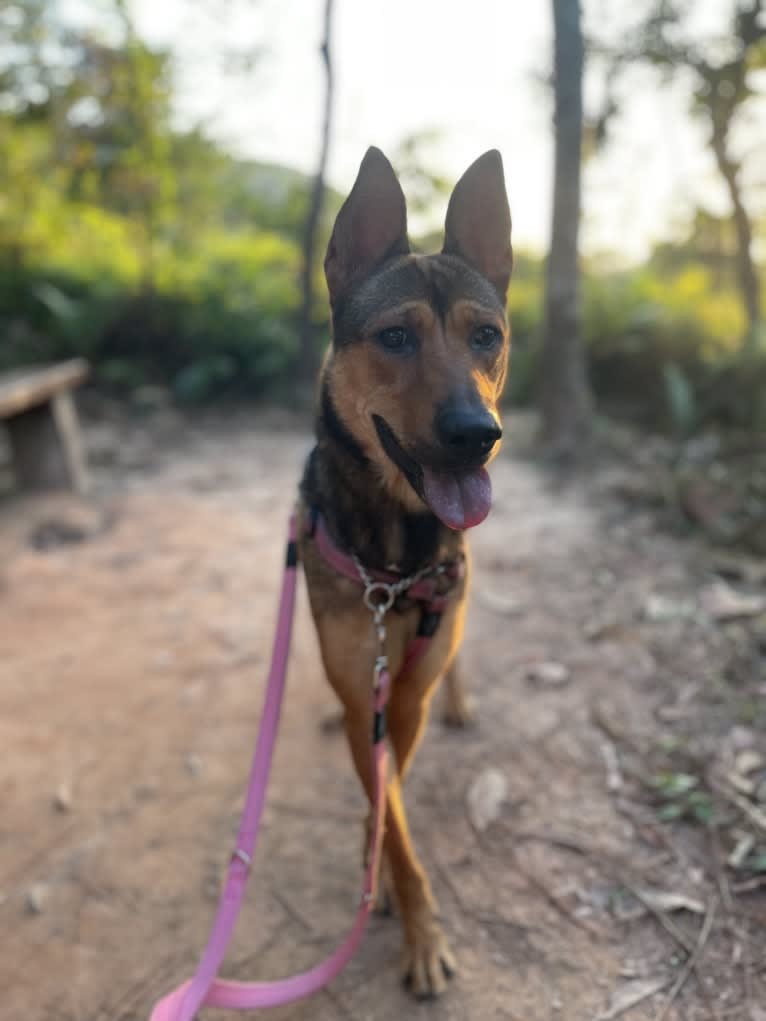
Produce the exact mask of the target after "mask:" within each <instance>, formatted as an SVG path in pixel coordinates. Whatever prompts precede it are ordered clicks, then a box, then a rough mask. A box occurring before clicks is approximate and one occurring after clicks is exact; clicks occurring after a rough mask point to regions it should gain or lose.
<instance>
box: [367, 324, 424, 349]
mask: <svg viewBox="0 0 766 1021" xmlns="http://www.w3.org/2000/svg"><path fill="white" fill-rule="evenodd" d="M376 340H377V342H378V343H379V344H380V346H381V347H383V348H385V349H386V351H393V352H396V353H398V354H407V353H408V352H410V351H413V350H414V349H415V343H416V342H415V337H414V335H413V334H412V333H410V331H409V330H408V329H406V328H405V327H404V326H389V327H387V328H386V329H385V330H381V331H380V333H379V334H378V335H377V337H376Z"/></svg>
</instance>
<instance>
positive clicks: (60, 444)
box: [0, 358, 89, 492]
mask: <svg viewBox="0 0 766 1021" xmlns="http://www.w3.org/2000/svg"><path fill="white" fill-rule="evenodd" d="M88 371H89V370H88V364H87V362H85V361H83V360H82V359H79V358H78V359H73V360H72V361H68V362H62V363H61V364H59V365H50V366H36V365H35V366H27V367H26V368H21V369H14V370H13V371H11V372H4V373H0V419H3V420H5V425H6V428H7V430H8V436H9V439H10V446H11V457H12V463H13V470H14V474H15V477H16V483H17V484H18V486H19V487H20V488H23V489H52V488H59V487H67V488H70V489H75V490H77V491H78V492H84V491H85V489H86V488H87V485H88V477H87V470H86V465H85V456H84V452H83V445H82V438H81V435H80V427H79V424H78V421H77V411H76V409H75V404H74V400H73V398H72V391H73V389H74V388H75V387H76V386H78V385H79V384H80V383H82V381H83V380H84V379H85V378H86V377H87V375H88Z"/></svg>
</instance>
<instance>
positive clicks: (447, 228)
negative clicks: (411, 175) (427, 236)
mask: <svg viewBox="0 0 766 1021" xmlns="http://www.w3.org/2000/svg"><path fill="white" fill-rule="evenodd" d="M442 251H443V252H444V254H445V255H459V256H460V257H461V259H465V261H466V262H469V263H470V264H471V265H472V266H475V267H476V269H478V270H479V272H480V273H482V274H483V275H484V276H485V277H486V278H487V279H488V280H489V281H490V283H492V284H493V286H494V288H495V290H496V291H497V293H498V294H499V295H500V297H501V298H502V299H503V301H504V300H505V292H506V291H507V290H508V281H509V280H510V278H511V266H512V264H513V255H512V252H511V211H510V209H509V208H508V196H507V195H506V192H505V179H504V178H503V160H502V158H501V156H500V153H499V152H498V151H497V149H490V151H489V152H485V153H484V155H483V156H480V157H479V158H478V159H477V160H476V162H475V163H472V164H471V166H470V167H469V168H468V170H466V172H465V173H464V174H463V176H462V177H461V178H460V180H459V181H458V183H457V184H456V185H455V190H454V191H453V192H452V196H451V197H450V200H449V206H448V207H447V219H446V222H445V225H444V248H443V249H442Z"/></svg>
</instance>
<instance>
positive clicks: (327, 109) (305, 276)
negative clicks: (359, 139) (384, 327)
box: [298, 0, 334, 382]
mask: <svg viewBox="0 0 766 1021" xmlns="http://www.w3.org/2000/svg"><path fill="white" fill-rule="evenodd" d="M333 5H334V0H325V7H324V37H323V39H322V45H321V51H320V52H321V54H322V60H323V63H324V69H325V96H324V116H323V121H322V140H321V145H320V150H319V165H318V166H317V172H316V176H315V177H314V184H313V187H312V189H311V198H310V201H309V208H308V214H307V216H306V227H305V233H304V235H303V267H302V272H301V293H302V306H301V320H300V365H299V370H298V371H299V375H300V377H301V379H302V380H303V381H304V382H310V381H311V380H313V379H314V377H315V376H316V374H317V370H318V368H319V349H318V346H317V340H316V335H315V332H314V276H313V273H314V265H315V262H316V247H317V240H318V233H319V225H320V219H321V215H322V200H323V199H324V191H325V171H326V168H327V153H328V150H329V147H330V129H331V125H332V113H333V69H332V57H331V54H330V35H331V31H332V14H333Z"/></svg>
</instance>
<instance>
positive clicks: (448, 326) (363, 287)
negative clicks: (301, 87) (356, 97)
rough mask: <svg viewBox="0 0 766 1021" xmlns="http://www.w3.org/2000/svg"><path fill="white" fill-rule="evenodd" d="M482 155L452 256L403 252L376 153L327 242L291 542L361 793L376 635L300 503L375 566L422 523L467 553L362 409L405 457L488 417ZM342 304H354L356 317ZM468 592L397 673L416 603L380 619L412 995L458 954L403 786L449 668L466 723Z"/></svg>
mask: <svg viewBox="0 0 766 1021" xmlns="http://www.w3.org/2000/svg"><path fill="white" fill-rule="evenodd" d="M482 160H483V162H482ZM482 160H480V161H477V163H476V164H474V166H473V167H472V168H471V169H470V170H469V171H468V172H467V174H466V175H465V177H464V178H463V179H462V180H461V182H460V183H459V184H458V186H457V188H456V189H455V193H454V194H453V198H452V201H451V204H450V211H449V213H448V217H447V229H446V235H447V241H446V243H445V253H446V255H442V256H419V255H409V254H407V242H406V219H405V214H404V206H403V198H402V197H401V190H400V189H398V183H397V182H396V179H395V177H394V175H393V171H392V170H391V168H390V165H389V164H388V162H387V161H386V160H385V157H383V156H382V154H380V153H379V152H378V151H377V150H371V151H370V153H368V155H367V157H365V162H364V163H363V164H362V167H361V169H360V174H359V178H358V179H357V183H356V185H355V186H354V190H353V191H352V193H351V195H350V197H349V199H348V200H347V202H346V205H345V206H344V208H343V209H342V210H341V213H340V214H339V216H338V221H337V222H336V226H335V231H334V234H333V239H332V240H331V242H330V246H329V249H328V257H327V262H326V270H327V278H328V285H329V289H330V296H331V300H332V302H333V313H334V325H335V331H334V332H335V343H334V345H333V348H332V349H331V350H330V351H329V353H328V356H327V358H326V359H325V363H324V366H323V368H322V373H321V379H320V388H321V393H322V395H323V402H322V409H323V410H320V415H319V421H318V437H319V443H318V447H317V452H316V455H315V461H314V464H313V465H312V466H311V467H310V469H309V471H308V472H307V479H306V480H304V485H303V488H302V496H301V500H300V501H299V515H300V528H299V534H300V536H301V538H300V540H299V541H300V554H301V559H302V561H303V564H304V570H305V575H306V579H307V583H308V591H309V598H310V603H311V610H312V613H313V617H314V621H315V624H316V629H317V633H318V636H319V644H320V648H321V653H322V660H323V663H324V667H325V671H326V673H327V677H328V680H329V682H330V684H331V685H332V687H333V689H334V690H335V692H336V694H337V696H338V698H339V699H340V702H341V704H342V706H343V709H344V718H345V729H346V733H347V737H348V742H349V746H350V750H351V755H352V759H353V762H354V765H355V767H356V770H357V773H358V774H359V778H360V780H361V782H362V784H363V786H364V789H365V791H366V793H367V795H368V797H371V794H372V790H371V786H372V773H371V754H370V740H371V732H372V704H371V693H370V685H371V677H372V672H373V666H374V660H375V656H376V651H377V649H376V640H375V635H374V631H373V628H372V626H371V617H370V612H369V610H367V609H366V608H365V607H364V605H363V603H362V599H361V594H360V590H359V586H358V585H356V584H354V583H353V582H351V581H349V580H347V579H345V578H343V577H342V576H340V575H339V574H338V573H336V572H335V571H334V569H333V568H332V567H330V566H329V565H328V564H327V563H326V562H325V561H324V560H323V559H322V557H321V556H320V555H319V553H318V551H317V549H316V545H315V543H314V542H313V541H312V539H311V538H310V537H309V534H308V533H309V530H310V529H309V504H316V503H320V504H322V505H323V506H322V511H323V513H324V514H325V516H326V518H327V522H328V527H329V529H330V531H331V533H333V534H334V538H335V539H336V541H338V542H339V543H340V544H344V543H343V540H344V538H345V540H346V542H345V544H346V545H351V546H352V549H353V552H356V553H358V554H359V555H360V556H361V557H362V559H363V560H365V561H366V562H367V564H368V566H370V567H382V566H385V565H388V564H392V563H396V564H402V563H404V564H405V565H406V564H407V563H408V562H409V568H408V569H411V568H412V564H413V563H416V562H417V557H418V556H419V555H420V553H419V550H418V548H417V543H415V544H414V545H413V540H412V535H413V528H416V527H417V528H418V529H421V530H425V532H427V534H428V536H429V541H430V543H431V547H432V548H431V549H430V551H429V553H430V559H431V561H432V562H438V561H441V560H444V559H448V558H453V557H455V556H457V555H458V554H467V549H466V544H465V539H464V536H463V534H462V533H460V532H453V531H450V530H449V529H447V528H445V527H443V526H440V525H439V523H438V522H437V521H436V520H435V519H433V522H432V521H431V520H430V516H429V514H428V509H427V507H426V506H425V505H424V503H423V498H422V497H421V496H420V495H418V492H416V490H415V489H414V488H413V485H412V484H411V482H410V481H409V480H408V478H407V477H406V475H405V474H404V473H403V472H402V470H401V469H400V468H399V467H398V466H397V464H396V463H395V462H394V461H393V460H392V459H391V458H390V457H389V456H388V455H387V453H386V452H385V450H384V449H383V447H382V445H381V440H380V438H379V436H378V433H377V432H376V427H375V425H374V424H373V417H372V416H373V415H378V416H381V417H382V418H383V419H385V421H386V422H387V423H388V425H389V426H390V427H391V429H392V430H393V432H394V433H395V435H396V436H397V437H398V438H399V439H400V440H402V441H403V442H404V444H406V446H407V448H408V449H409V450H412V451H413V452H418V451H430V450H432V449H435V448H436V446H437V445H438V440H437V438H436V437H435V435H434V424H433V423H434V417H435V409H436V408H438V407H439V406H440V405H441V404H442V403H443V402H444V401H446V400H448V399H449V397H450V395H452V394H454V393H455V392H458V391H459V392H461V393H462V392H469V391H470V393H471V395H472V399H474V400H476V399H478V400H480V401H481V404H482V405H483V407H484V408H486V409H487V410H488V411H489V412H490V413H491V415H492V416H494V417H495V418H497V401H498V399H499V396H500V392H501V390H502V386H503V382H504V379H505V371H506V363H507V355H508V343H509V339H508V327H507V323H506V319H505V310H504V296H505V289H506V287H507V283H508V277H509V275H510V259H511V255H510V243H509V236H510V219H509V216H508V212H507V201H506V200H505V191H504V186H503V183H502V167H501V164H500V161H499V157H498V156H497V154H487V156H486V157H483V158H482ZM397 189H398V191H397ZM477 272H478V274H480V275H481V277H482V278H483V281H484V283H481V281H478V277H477ZM409 279H412V280H415V281H417V286H416V287H414V288H413V289H412V290H413V293H411V294H410V293H406V292H407V280H409ZM402 291H404V292H405V293H402ZM350 302H355V303H356V306H357V307H356V310H354V308H352V309H351V312H349V303H350ZM368 309H369V314H368ZM483 324H492V325H494V326H495V327H496V328H497V330H498V331H499V332H500V334H501V338H502V339H501V342H499V343H498V344H497V346H496V348H494V349H493V350H492V351H489V352H479V353H477V352H476V351H475V350H473V349H472V347H471V345H470V338H471V337H472V335H473V333H474V331H475V330H476V329H477V327H479V326H481V325H483ZM396 326H405V327H406V328H407V329H408V330H409V331H411V332H412V333H413V334H415V335H417V337H418V338H419V348H418V352H417V356H413V357H411V358H406V359H402V358H396V357H392V356H391V354H390V353H389V352H388V351H386V350H384V349H383V348H381V346H380V345H379V344H377V343H376V342H375V338H376V336H379V335H380V332H381V331H382V330H386V329H388V328H390V327H396ZM344 448H345V449H344ZM495 452H496V449H495V451H493V454H494V453H495ZM373 490H374V491H373ZM360 505H363V506H361V507H360ZM362 512H363V513H362ZM344 530H345V533H344ZM349 537H350V538H349ZM413 558H415V559H414V560H413ZM373 560H374V562H371V561H373ZM421 566H422V565H421ZM468 586H469V571H466V575H465V577H464V578H462V579H461V580H460V581H459V583H458V584H457V586H456V588H455V589H454V590H453V592H452V593H451V597H450V600H449V605H448V608H447V610H446V611H445V613H444V615H443V617H442V620H441V623H440V626H439V628H438V631H437V632H436V634H435V636H434V637H433V639H432V640H431V642H430V644H429V645H428V648H427V650H426V652H425V654H424V655H423V656H422V658H420V659H419V660H417V661H416V662H415V664H414V665H413V666H412V667H411V668H409V669H408V670H407V672H406V673H405V674H404V675H403V676H399V674H400V669H401V667H402V663H403V662H404V657H405V651H406V649H407V646H408V644H409V643H410V642H411V641H412V639H413V638H414V637H415V634H416V632H417V628H418V624H419V620H420V611H419V609H418V608H417V607H416V606H412V607H411V608H409V609H407V608H405V609H404V610H402V611H401V612H391V613H390V614H389V615H388V617H387V621H386V623H387V650H386V651H387V654H388V659H389V666H390V673H391V676H392V678H396V681H395V683H394V684H393V686H392V690H391V697H390V702H389V707H388V720H387V722H388V735H389V740H390V743H391V746H392V749H393V753H394V762H395V770H394V772H393V776H391V778H390V780H389V784H388V790H387V799H388V800H387V811H386V831H385V841H384V853H385V857H386V861H387V866H388V867H390V875H391V880H392V883H393V891H394V894H395V898H396V902H397V905H398V908H399V910H400V912H401V917H402V922H403V927H404V937H405V951H406V953H405V972H406V974H407V976H408V978H409V979H410V980H411V984H412V988H413V990H414V992H415V993H416V995H418V996H425V995H436V994H439V993H441V992H442V991H443V989H444V988H445V976H446V975H449V974H451V973H452V971H453V970H454V967H455V961H454V958H453V956H452V953H451V951H450V950H449V947H448V946H447V942H446V939H445V937H444V934H443V932H442V929H441V927H440V925H439V923H438V920H437V906H436V902H435V899H434V896H433V893H432V890H431V886H430V883H429V880H428V877H427V875H426V872H425V870H424V868H423V866H422V864H421V862H420V860H419V858H418V856H417V854H416V852H415V849H414V847H413V844H412V840H411V837H410V833H409V828H408V824H407V817H406V815H405V811H404V804H403V801H402V782H403V780H404V778H405V776H406V773H407V770H408V768H409V766H410V764H411V762H412V758H413V755H414V752H415V749H416V747H417V744H418V741H419V738H420V737H421V735H422V732H423V728H424V726H425V724H426V720H427V717H428V711H429V707H430V704H431V700H432V697H433V695H434V692H435V691H436V688H437V682H438V680H439V678H441V677H444V676H445V675H446V679H447V686H446V687H447V690H446V696H447V699H446V709H447V716H448V718H449V719H450V721H451V722H453V723H456V724H464V723H466V722H468V720H469V718H470V710H469V707H468V703H467V699H466V696H465V693H464V691H463V688H462V684H461V682H460V675H459V670H458V667H457V663H456V659H455V657H456V653H457V651H458V647H459V645H460V642H461V639H462V635H463V625H464V620H465V613H466V597H467V593H468Z"/></svg>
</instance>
